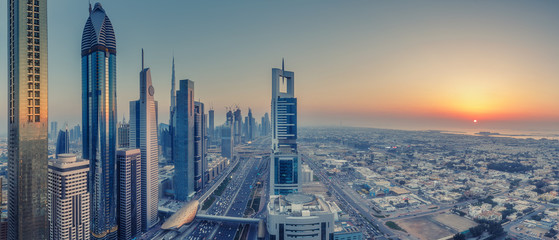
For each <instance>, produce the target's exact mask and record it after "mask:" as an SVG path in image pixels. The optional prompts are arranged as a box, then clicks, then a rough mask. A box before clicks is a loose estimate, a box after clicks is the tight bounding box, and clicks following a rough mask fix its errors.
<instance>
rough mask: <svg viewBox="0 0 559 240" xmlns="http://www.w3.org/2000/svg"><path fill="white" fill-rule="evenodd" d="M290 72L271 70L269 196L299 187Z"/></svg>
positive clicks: (294, 190) (295, 190) (296, 189)
mask: <svg viewBox="0 0 559 240" xmlns="http://www.w3.org/2000/svg"><path fill="white" fill-rule="evenodd" d="M294 79H295V78H294V73H293V72H289V71H285V70H284V66H283V62H282V68H281V69H277V68H274V69H272V157H271V160H272V162H271V164H270V195H286V194H289V193H293V192H298V191H299V189H300V186H301V183H300V181H299V175H300V171H301V169H300V168H299V154H298V152H297V98H295V83H294Z"/></svg>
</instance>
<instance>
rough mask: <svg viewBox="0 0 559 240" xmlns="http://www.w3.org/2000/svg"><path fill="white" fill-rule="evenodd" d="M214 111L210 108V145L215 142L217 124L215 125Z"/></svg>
mask: <svg viewBox="0 0 559 240" xmlns="http://www.w3.org/2000/svg"><path fill="white" fill-rule="evenodd" d="M214 114H215V112H214V109H213V108H210V110H209V111H208V122H209V127H208V136H209V139H210V140H209V141H208V144H209V145H212V144H213V143H214V142H215V133H214V131H215V123H214Z"/></svg>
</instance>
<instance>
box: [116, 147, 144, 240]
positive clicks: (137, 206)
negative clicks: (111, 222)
mask: <svg viewBox="0 0 559 240" xmlns="http://www.w3.org/2000/svg"><path fill="white" fill-rule="evenodd" d="M141 155H142V154H141V151H140V149H119V150H118V151H117V154H116V156H117V169H118V214H119V217H118V226H119V231H118V239H119V240H130V239H135V238H136V237H138V236H140V235H141V234H142V184H141V178H142V156H141Z"/></svg>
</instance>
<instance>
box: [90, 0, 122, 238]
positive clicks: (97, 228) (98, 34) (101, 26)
mask: <svg viewBox="0 0 559 240" xmlns="http://www.w3.org/2000/svg"><path fill="white" fill-rule="evenodd" d="M89 9H90V10H89V17H88V18H87V22H86V23H85V27H84V30H83V35H82V47H81V51H82V53H81V56H82V126H83V136H82V142H83V145H82V147H83V158H84V159H89V160H90V172H89V176H90V179H89V190H90V191H91V196H92V197H91V235H92V236H93V237H94V238H98V239H116V238H117V235H118V233H117V232H118V225H117V202H116V200H117V188H116V186H117V185H116V184H117V172H116V162H115V157H116V144H117V142H116V137H117V136H116V135H117V132H116V128H117V109H116V104H117V99H116V38H115V34H114V30H113V26H112V24H111V21H110V20H109V17H108V16H107V14H106V13H105V10H104V9H103V7H102V6H101V4H100V3H96V4H95V6H94V7H93V9H91V6H90V8H89Z"/></svg>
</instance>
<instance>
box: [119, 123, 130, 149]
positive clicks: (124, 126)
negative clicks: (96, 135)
mask: <svg viewBox="0 0 559 240" xmlns="http://www.w3.org/2000/svg"><path fill="white" fill-rule="evenodd" d="M118 148H130V123H127V122H126V119H124V117H123V118H122V122H120V123H119V124H118Z"/></svg>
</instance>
